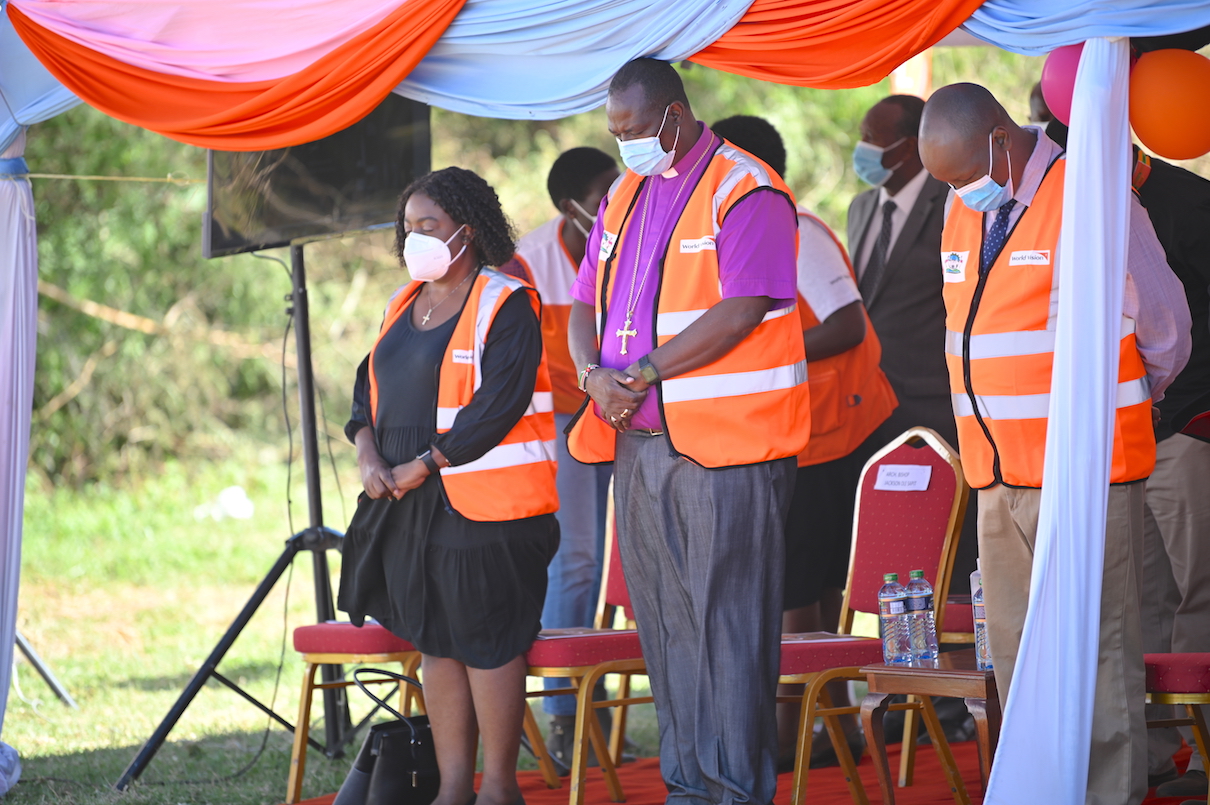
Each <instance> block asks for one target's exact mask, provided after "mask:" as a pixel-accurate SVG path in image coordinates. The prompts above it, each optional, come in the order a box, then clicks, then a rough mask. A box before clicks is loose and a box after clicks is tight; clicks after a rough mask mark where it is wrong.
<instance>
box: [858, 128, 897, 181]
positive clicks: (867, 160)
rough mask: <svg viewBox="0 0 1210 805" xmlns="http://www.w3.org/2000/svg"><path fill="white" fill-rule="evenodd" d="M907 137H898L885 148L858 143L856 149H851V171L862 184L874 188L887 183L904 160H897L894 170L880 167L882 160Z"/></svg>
mask: <svg viewBox="0 0 1210 805" xmlns="http://www.w3.org/2000/svg"><path fill="white" fill-rule="evenodd" d="M906 139H907V137H900V138H899V139H898V140H896V141H895V142H893V143H891V144H890V145H888V146H887V147H886V148H879V147H878V146H876V145H874V144H873V143H867V142H864V141H863V142H859V143H857V147H856V148H854V149H853V170H854V171H856V172H857V175H858V177H860V178H861V180H862V181H863V182H868V183H869V184H872V185H874V187H882V186H883V185H884V184H886V183H887V180H888V179H890V178H891V176H892V175H893V174H894V173H895V170H896V169H897V168H898V167H899V165H902V164H903V163H904V161H905V160H902V159H901V160H899V164H898V165H896V166H895V167H894V168H885V167H883V165H882V158H883V156H885V155H886V152H887V151H890V150H891V149H892V148H894V147H895V146H897V145H899V144H900V143H902V142H903V141H904V140H906Z"/></svg>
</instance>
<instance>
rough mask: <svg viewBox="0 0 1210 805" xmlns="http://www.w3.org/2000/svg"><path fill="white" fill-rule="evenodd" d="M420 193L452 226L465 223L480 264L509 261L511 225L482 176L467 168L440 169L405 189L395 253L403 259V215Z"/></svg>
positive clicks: (512, 248) (513, 249)
mask: <svg viewBox="0 0 1210 805" xmlns="http://www.w3.org/2000/svg"><path fill="white" fill-rule="evenodd" d="M416 193H422V194H423V195H426V196H428V197H429V198H431V199H432V200H433V202H434V203H435V204H436V205H437V206H438V207H440V208H441V209H443V210H445V214H446V215H448V216H449V217H450V218H452V219H454V222H455V223H458V224H466V225H467V226H469V227H470V228H471V230H472V232H473V234H472V236H471V246H472V247H474V249H475V251H476V252H478V254H479V259H480V261H481V262H483V263H485V264H486V265H489V266H502V265H504V264H505V263H507V262H508V261H509V260H511V259H512V256H513V252H514V251H515V244H514V243H513V226H512V224H511V223H510V222H509V220H508V217H507V216H505V214H504V210H503V208H501V206H500V197H499V196H497V195H496V191H495V189H494V188H493V187H492V186H491V185H490V184H488V183H487V182H486V181H484V179H483V177H481V176H480V175H479V174H477V173H475V172H474V171H469V170H467V169H466V168H453V167H451V168H442V169H441V170H439V171H433V172H432V173H426V174H425V175H424V176H421V177H420V178H419V179H417V180H416V181H414V182H412V183H411V184H410V185H408V186H407V189H406V190H404V191H403V194H402V195H401V196H399V209H398V211H397V212H396V214H395V254H396V255H397V256H398V257H399V259H400V261H402V260H403V242H404V240H405V239H406V238H407V233H406V232H404V230H403V213H404V209H405V208H406V207H407V205H408V199H410V198H411V197H412V196H413V195H415V194H416Z"/></svg>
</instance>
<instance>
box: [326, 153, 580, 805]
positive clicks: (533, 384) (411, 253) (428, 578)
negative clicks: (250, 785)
mask: <svg viewBox="0 0 1210 805" xmlns="http://www.w3.org/2000/svg"><path fill="white" fill-rule="evenodd" d="M395 232H396V250H397V252H398V254H399V257H400V259H401V260H402V262H403V263H404V264H405V266H406V267H407V269H408V272H409V274H410V275H411V280H412V281H411V282H410V283H408V284H407V285H405V286H404V287H403V288H401V289H400V290H398V291H396V292H395V295H394V296H393V297H392V299H391V301H390V303H389V304H388V306H387V311H386V317H385V318H384V320H383V324H382V328H381V331H380V333H379V336H378V340H377V341H376V342H375V344H374V346H373V348H372V349H371V350H370V354H369V355H368V356H367V357H366V359H365V360H364V361H363V362H362V364H361V367H360V368H359V369H358V372H357V383H356V387H355V390H354V400H353V414H352V417H351V419H350V422H349V423H348V425H347V426H346V427H345V432H346V433H347V434H348V436H349V438H350V439H352V441H353V442H354V443H355V444H356V445H357V463H358V465H359V467H360V469H361V477H362V482H363V484H364V486H365V492H364V493H363V494H362V495H361V496H360V498H359V499H358V505H357V512H356V514H355V515H354V516H353V521H352V522H351V523H350V525H349V529H348V533H347V535H346V537H345V544H344V549H343V555H344V559H343V571H342V573H341V583H340V599H339V603H340V608H341V609H342V610H344V611H346V612H348V613H349V615H350V616H351V617H352V619H353V621H354V623H357V624H360V623H362V622H363V621H364V619H365V618H366V617H367V616H369V617H373V618H375V619H377V620H378V621H379V622H380V623H382V624H383V626H385V627H386V628H387V629H389V630H391V632H393V633H394V634H396V635H398V636H399V637H402V638H403V639H405V640H408V641H410V642H411V643H412V644H413V645H415V646H416V648H417V649H418V650H419V651H420V652H421V654H422V655H423V657H424V660H423V665H422V669H423V672H424V686H425V687H424V693H425V701H426V705H427V709H428V714H429V718H430V719H431V722H432V728H433V738H434V742H435V743H436V747H437V760H438V766H439V768H440V771H441V789H440V793H439V794H438V796H437V799H436V805H467V803H468V802H470V801H471V800H472V799H473V798H474V797H475V796H476V795H475V793H474V791H473V788H472V783H473V780H474V771H475V754H476V744H477V734H481V735H482V736H483V779H482V782H481V784H480V789H479V793H478V802H479V804H480V805H513V804H514V803H517V802H519V801H520V800H521V794H520V790H519V789H518V787H517V779H516V765H517V753H518V748H519V741H520V736H521V727H522V716H523V714H524V708H525V706H526V705H525V672H526V664H525V656H524V655H525V652H526V650H528V649H529V646H530V644H531V643H532V642H533V639H534V637H535V636H537V634H538V630H539V629H540V628H541V627H540V622H539V621H540V618H541V615H542V605H543V601H544V599H545V597H546V567H547V565H548V564H549V563H550V560H551V557H553V556H554V554H555V551H556V549H557V548H558V544H559V527H558V523H557V522H556V521H555V517H554V514H553V512H554V511H555V510H556V509H557V508H558V497H557V494H556V492H555V459H554V439H555V432H554V414H553V413H552V400H551V391H550V379H549V376H548V374H547V370H546V364H545V360H544V357H543V351H542V333H541V329H540V327H539V324H538V314H539V302H538V298H537V293H536V292H535V291H534V290H533V289H532V288H531V287H529V286H528V285H526V284H525V283H523V282H521V281H520V280H517V279H515V278H513V277H509V276H507V275H505V274H502V273H501V272H499V271H496V270H495V269H494V268H489V267H488V266H498V265H501V264H502V263H505V262H507V261H508V260H509V259H510V258H511V257H512V255H513V238H512V232H511V227H510V226H509V223H508V220H507V219H506V218H505V216H504V213H503V211H502V210H501V209H500V201H499V199H498V198H497V197H496V193H495V191H494V190H493V189H492V188H491V186H490V185H488V184H487V182H485V181H484V180H483V179H481V178H480V177H479V176H477V175H476V174H474V173H472V172H471V171H468V170H463V169H461V168H446V169H444V170H440V171H436V172H434V173H430V174H428V175H427V176H424V177H422V178H420V179H418V180H416V181H415V182H413V183H412V184H411V185H410V186H409V187H408V188H407V189H406V190H405V191H404V192H403V195H402V196H401V197H400V199H399V212H398V216H397V220H396V223H395Z"/></svg>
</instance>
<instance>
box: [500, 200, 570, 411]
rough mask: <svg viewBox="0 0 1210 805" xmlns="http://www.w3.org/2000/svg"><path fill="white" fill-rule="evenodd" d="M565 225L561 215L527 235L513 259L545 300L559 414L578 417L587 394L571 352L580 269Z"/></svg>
mask: <svg viewBox="0 0 1210 805" xmlns="http://www.w3.org/2000/svg"><path fill="white" fill-rule="evenodd" d="M565 221H566V219H565V218H564V217H563V216H561V215H560V216H559V217H558V218H554V219H552V220H550V221H547V222H546V223H544V224H542V226H540V227H538V228H537V229H535V230H533V231H532V232H528V233H526V234H525V235H523V236H522V237H521V238H520V239H519V240H518V241H517V253H516V254H515V255H513V257H514V258H515V259H516V260H517V262H518V263H520V264H521V265H522V267H524V269H525V272H526V274H527V275H528V276H529V279H530V282H532V283H533V286H534V287H535V288H537V289H538V293H539V294H540V295H541V296H542V343H543V344H544V345H545V346H546V360H547V362H548V364H549V365H550V384H551V387H552V388H553V390H554V394H555V413H556V414H574V413H575V412H576V411H577V410H579V408H580V403H581V402H583V400H584V392H582V391H580V388H579V386H578V385H577V377H576V365H575V362H573V361H572V359H571V351H570V350H569V349H568V348H567V319H568V317H569V316H570V315H571V286H572V285H573V284H574V283H575V281H576V271H577V270H578V269H579V268H580V266H579V264H578V263H576V261H575V260H573V259H572V257H571V254H570V253H568V251H567V247H566V246H565V245H564V244H563V238H562V237H561V234H562V232H563V227H564V226H565V223H564V222H565Z"/></svg>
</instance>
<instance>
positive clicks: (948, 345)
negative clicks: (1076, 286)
mask: <svg viewBox="0 0 1210 805" xmlns="http://www.w3.org/2000/svg"><path fill="white" fill-rule="evenodd" d="M1134 328H1135V323H1134V319H1132V318H1130V317H1128V316H1123V317H1122V337H1123V338H1124V337H1126V336H1127V335H1133V334H1134ZM945 351H946V353H947V354H949V355H953V356H954V357H956V358H961V357H962V333H958V332H954V331H953V330H946V331H945ZM1054 351H1055V331H1054V330H1021V331H1019V332H1015V333H983V334H982V335H972V336H971V340H970V359H971V360H972V361H977V360H981V359H984V358H1011V357H1014V356H1018V355H1043V354H1047V353H1050V352H1054Z"/></svg>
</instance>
